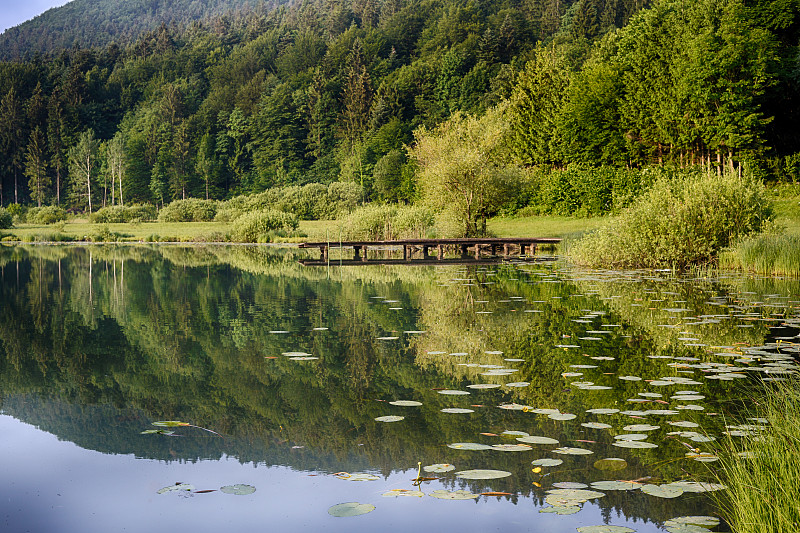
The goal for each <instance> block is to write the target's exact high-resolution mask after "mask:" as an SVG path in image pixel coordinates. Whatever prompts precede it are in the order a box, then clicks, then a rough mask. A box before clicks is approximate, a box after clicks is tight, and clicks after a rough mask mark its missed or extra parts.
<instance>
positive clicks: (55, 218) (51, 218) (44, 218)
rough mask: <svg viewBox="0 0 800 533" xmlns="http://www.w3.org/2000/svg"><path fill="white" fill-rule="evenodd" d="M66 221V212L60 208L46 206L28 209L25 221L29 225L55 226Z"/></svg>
mask: <svg viewBox="0 0 800 533" xmlns="http://www.w3.org/2000/svg"><path fill="white" fill-rule="evenodd" d="M66 219H67V212H66V211H64V210H63V209H61V208H60V207H57V206H54V205H48V206H45V207H32V208H30V209H28V212H27V214H26V215H25V220H27V222H28V223H29V224H55V223H56V222H61V221H62V220H66Z"/></svg>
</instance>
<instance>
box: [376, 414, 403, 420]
mask: <svg viewBox="0 0 800 533" xmlns="http://www.w3.org/2000/svg"><path fill="white" fill-rule="evenodd" d="M404 419H405V417H404V416H396V415H387V416H379V417H377V418H376V419H375V421H376V422H400V421H401V420H404Z"/></svg>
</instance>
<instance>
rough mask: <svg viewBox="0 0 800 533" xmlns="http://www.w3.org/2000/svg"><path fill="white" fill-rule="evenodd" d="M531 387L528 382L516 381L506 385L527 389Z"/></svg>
mask: <svg viewBox="0 0 800 533" xmlns="http://www.w3.org/2000/svg"><path fill="white" fill-rule="evenodd" d="M528 385H530V383H528V382H527V381H515V382H514V383H506V387H527V386H528Z"/></svg>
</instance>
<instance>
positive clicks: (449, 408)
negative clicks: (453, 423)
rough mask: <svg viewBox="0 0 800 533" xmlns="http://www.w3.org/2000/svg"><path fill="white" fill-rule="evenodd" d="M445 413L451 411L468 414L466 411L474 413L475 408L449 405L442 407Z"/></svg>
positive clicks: (452, 412)
mask: <svg viewBox="0 0 800 533" xmlns="http://www.w3.org/2000/svg"><path fill="white" fill-rule="evenodd" d="M440 411H441V412H443V413H451V414H466V413H474V412H475V410H474V409H464V408H463V407H447V408H446V409H440Z"/></svg>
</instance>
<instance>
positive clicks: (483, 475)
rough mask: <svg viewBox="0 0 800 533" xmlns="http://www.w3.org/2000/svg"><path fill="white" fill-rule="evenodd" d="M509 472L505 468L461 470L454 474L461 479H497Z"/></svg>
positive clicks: (507, 474)
mask: <svg viewBox="0 0 800 533" xmlns="http://www.w3.org/2000/svg"><path fill="white" fill-rule="evenodd" d="M510 475H511V472H506V471H505V470H462V471H460V472H456V476H457V477H460V478H461V479H499V478H503V477H508V476H510Z"/></svg>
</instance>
